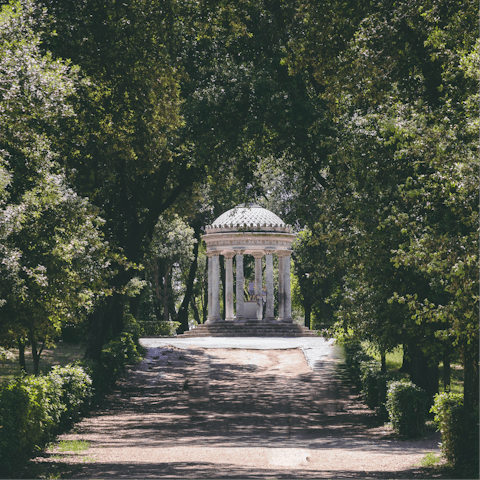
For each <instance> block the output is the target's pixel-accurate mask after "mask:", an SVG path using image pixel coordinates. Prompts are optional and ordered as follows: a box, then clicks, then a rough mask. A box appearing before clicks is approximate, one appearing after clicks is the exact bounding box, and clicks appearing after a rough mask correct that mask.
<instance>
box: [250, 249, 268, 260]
mask: <svg viewBox="0 0 480 480" xmlns="http://www.w3.org/2000/svg"><path fill="white" fill-rule="evenodd" d="M264 255H265V252H263V251H261V250H258V251H257V252H252V256H253V258H255V259H258V258H263V256H264Z"/></svg>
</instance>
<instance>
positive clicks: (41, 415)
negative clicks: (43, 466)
mask: <svg viewBox="0 0 480 480" xmlns="http://www.w3.org/2000/svg"><path fill="white" fill-rule="evenodd" d="M60 392H61V389H59V386H58V383H57V382H55V381H53V382H52V381H50V379H49V378H48V377H31V376H30V377H29V376H22V377H18V378H15V379H14V380H12V381H11V382H8V383H6V384H2V385H1V386H0V470H1V471H4V472H8V471H9V469H10V468H11V467H13V466H14V465H15V464H16V463H17V462H18V461H20V460H21V459H22V458H23V457H24V456H25V455H26V454H27V453H28V452H30V451H31V450H32V449H33V448H34V447H35V446H37V445H41V444H42V443H43V442H45V441H46V440H47V439H48V438H49V435H50V434H51V433H52V432H53V430H54V428H55V427H56V424H57V421H58V419H59V418H60V416H61V414H62V413H63V411H64V410H65V407H64V405H62V404H61V402H59V401H58V399H56V398H55V395H58V394H59V393H60Z"/></svg>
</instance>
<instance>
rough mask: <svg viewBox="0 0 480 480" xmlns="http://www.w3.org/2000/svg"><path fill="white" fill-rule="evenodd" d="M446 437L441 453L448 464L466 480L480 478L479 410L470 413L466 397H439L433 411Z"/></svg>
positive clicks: (440, 395)
mask: <svg viewBox="0 0 480 480" xmlns="http://www.w3.org/2000/svg"><path fill="white" fill-rule="evenodd" d="M430 411H431V412H433V413H434V414H435V416H434V421H435V423H436V425H437V428H438V430H440V432H441V434H442V443H441V450H442V454H443V456H444V457H445V458H446V459H447V461H448V462H449V463H450V464H451V465H453V466H454V468H455V470H456V471H457V472H458V473H460V474H461V476H462V478H477V477H478V455H479V430H478V424H479V416H478V406H477V408H476V410H475V411H474V412H473V413H470V414H468V413H466V412H465V408H464V403H463V396H462V395H460V394H457V393H451V392H444V393H439V394H438V395H436V396H435V402H434V404H433V406H432V408H431V410H430Z"/></svg>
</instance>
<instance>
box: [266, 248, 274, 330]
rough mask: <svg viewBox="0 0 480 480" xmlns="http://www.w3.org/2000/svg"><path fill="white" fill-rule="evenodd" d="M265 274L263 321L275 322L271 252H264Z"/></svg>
mask: <svg viewBox="0 0 480 480" xmlns="http://www.w3.org/2000/svg"><path fill="white" fill-rule="evenodd" d="M265 253H266V256H265V274H266V277H267V279H266V287H267V305H266V307H265V320H267V321H272V320H275V316H274V312H273V297H274V294H273V255H272V253H273V252H269V251H268V250H267V251H266V252H265Z"/></svg>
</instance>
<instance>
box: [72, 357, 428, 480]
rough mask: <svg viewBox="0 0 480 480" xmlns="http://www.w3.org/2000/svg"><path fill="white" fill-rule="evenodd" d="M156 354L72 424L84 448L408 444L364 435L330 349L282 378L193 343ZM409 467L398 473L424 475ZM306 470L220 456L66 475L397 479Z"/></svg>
mask: <svg viewBox="0 0 480 480" xmlns="http://www.w3.org/2000/svg"><path fill="white" fill-rule="evenodd" d="M157 350H158V355H155V356H148V357H147V360H146V361H145V362H143V363H142V364H140V365H138V366H135V367H132V369H131V371H130V373H129V374H128V375H127V376H125V378H123V379H122V380H121V381H120V382H119V384H118V386H117V389H116V390H115V392H113V394H112V395H110V396H109V398H108V400H109V402H108V410H107V408H105V409H103V410H102V411H100V412H97V413H96V414H95V415H96V416H95V421H94V422H84V423H81V424H80V425H79V426H78V434H79V435H80V436H82V435H83V436H85V435H88V436H90V437H91V438H92V439H93V440H91V447H92V449H95V448H96V447H103V448H110V449H117V448H118V449H124V448H128V447H132V448H140V449H142V448H144V449H147V448H148V449H152V448H169V447H172V446H176V447H181V446H185V447H188V446H195V447H203V448H209V447H220V448H221V447H228V448H249V447H255V448H259V447H267V448H269V449H279V448H302V449H306V450H309V451H316V450H318V449H323V450H328V449H338V448H342V449H343V450H345V451H348V450H350V451H360V452H361V451H365V452H367V451H368V452H379V453H388V454H392V452H397V453H398V454H399V455H403V454H406V453H410V452H412V453H414V452H417V450H418V446H417V444H416V442H415V441H405V442H399V441H398V440H395V439H388V438H383V439H382V440H381V441H379V435H378V433H376V434H372V432H371V428H372V427H374V426H375V425H377V423H376V419H375V416H374V413H373V412H372V411H371V410H368V408H367V407H365V406H364V405H362V404H361V403H359V401H358V397H357V395H356V394H355V392H353V391H352V390H351V388H350V386H349V380H348V376H347V375H346V371H345V369H344V367H343V364H342V361H341V358H340V357H339V356H338V355H337V356H335V355H333V356H332V358H325V359H323V360H321V361H318V362H317V363H316V364H315V366H314V369H313V371H311V372H309V373H299V374H290V375H285V374H284V373H282V372H281V371H278V372H277V371H275V370H274V369H272V368H266V367H265V368H263V367H261V366H258V365H256V364H254V363H251V364H249V363H245V364H243V365H242V364H232V363H229V362H224V361H222V360H221V359H220V358H219V357H218V356H216V355H215V352H214V351H209V350H207V349H202V348H190V349H188V350H178V349H171V348H165V349H163V350H160V349H157ZM97 435H98V437H97ZM96 438H97V439H98V440H95V439H96ZM346 438H348V442H346V441H345V439H346ZM96 442H98V443H96ZM432 442H433V443H432V446H433V445H435V447H436V440H432ZM412 472H413V473H412ZM412 472H410V477H408V478H427V477H412V475H414V474H415V473H414V472H415V470H412ZM316 473H318V474H319V475H321V476H315V477H312V471H311V470H308V469H307V468H305V469H303V470H302V468H301V466H299V467H298V468H295V469H291V470H289V469H285V468H274V467H272V468H268V469H258V468H248V467H245V468H239V467H238V465H229V464H228V463H226V464H224V463H221V462H220V463H218V464H217V463H215V464H212V463H208V462H205V463H204V462H183V463H182V462H172V463H170V462H160V463H155V462H153V463H141V462H140V463H136V462H135V463H132V464H130V463H128V462H126V463H123V462H122V463H119V464H115V463H108V464H101V463H98V462H94V463H92V464H88V465H84V466H83V467H82V471H81V473H77V472H75V474H74V477H72V478H84V477H86V478H91V477H92V476H94V477H95V478H134V477H137V478H139V477H140V478H149V477H150V478H152V477H156V478H162V477H165V476H175V477H177V478H178V477H180V478H220V477H224V478H226V477H228V478H267V477H272V478H332V477H334V478H407V477H402V476H399V475H400V474H398V472H397V473H396V472H381V473H380V472H373V473H372V472H370V473H369V474H368V475H369V476H365V475H364V474H363V475H362V474H361V473H359V472H355V471H345V472H339V471H335V472H332V471H328V470H325V471H324V472H316ZM363 473H364V472H363ZM323 474H325V477H323ZM386 475H387V476H386ZM402 475H403V474H402ZM415 475H416V474H415Z"/></svg>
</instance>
